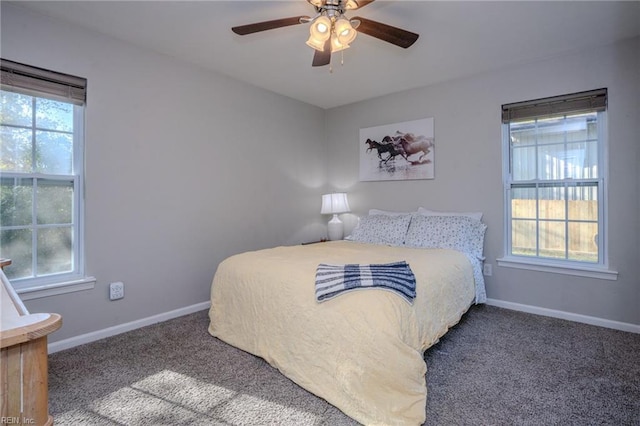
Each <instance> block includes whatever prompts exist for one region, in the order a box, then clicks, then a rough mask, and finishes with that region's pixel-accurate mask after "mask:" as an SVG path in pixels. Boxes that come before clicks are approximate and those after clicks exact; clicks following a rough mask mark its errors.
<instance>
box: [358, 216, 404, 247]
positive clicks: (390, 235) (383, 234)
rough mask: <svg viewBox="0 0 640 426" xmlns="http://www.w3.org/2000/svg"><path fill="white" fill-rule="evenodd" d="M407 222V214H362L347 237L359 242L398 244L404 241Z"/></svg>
mask: <svg viewBox="0 0 640 426" xmlns="http://www.w3.org/2000/svg"><path fill="white" fill-rule="evenodd" d="M409 222H411V216H409V215H401V216H387V215H369V216H363V217H361V218H360V223H358V226H356V228H355V229H354V230H353V232H352V233H351V236H350V237H349V239H350V240H352V241H357V242H360V243H371V244H385V245H391V246H400V245H402V244H403V243H404V238H405V235H406V233H407V228H408V227H409Z"/></svg>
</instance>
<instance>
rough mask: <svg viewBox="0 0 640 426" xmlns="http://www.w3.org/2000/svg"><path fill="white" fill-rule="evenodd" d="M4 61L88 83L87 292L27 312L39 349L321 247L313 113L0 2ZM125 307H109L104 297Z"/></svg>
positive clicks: (201, 295)
mask: <svg viewBox="0 0 640 426" xmlns="http://www.w3.org/2000/svg"><path fill="white" fill-rule="evenodd" d="M1 42H2V44H1V48H2V57H4V58H7V59H11V60H14V61H18V62H24V63H28V64H31V65H35V66H40V67H44V68H49V69H53V70H56V71H60V72H65V73H69V74H74V75H79V76H82V77H86V78H87V79H88V101H87V108H86V259H87V270H86V272H87V274H88V275H92V276H95V277H96V278H97V284H96V286H95V289H93V290H87V291H81V292H76V293H69V294H64V295H59V296H54V297H47V298H41V299H37V300H31V301H28V302H27V303H26V305H27V308H28V309H29V310H30V311H32V312H57V313H59V314H61V315H62V316H63V320H64V326H63V327H62V329H61V330H60V331H58V332H56V333H54V334H53V335H51V338H50V341H52V342H53V341H57V340H61V339H64V338H68V337H70V336H77V335H80V334H83V333H88V332H91V331H95V330H100V329H104V328H107V327H110V326H114V325H118V324H122V323H126V322H130V321H133V320H137V319H140V318H146V317H149V316H152V315H156V314H159V313H163V312H167V311H171V310H174V309H178V308H182V307H185V306H190V305H193V304H197V303H201V302H206V301H207V300H208V299H209V288H210V285H211V279H212V277H213V273H214V271H215V269H216V266H217V264H218V263H219V262H220V261H221V260H222V259H224V258H225V257H227V256H229V255H231V254H234V253H238V252H241V251H246V250H254V249H258V248H264V247H270V246H275V245H282V244H294V243H299V242H301V241H305V240H307V241H308V240H313V239H318V238H319V237H320V236H321V235H323V234H324V233H326V227H325V226H324V218H323V217H322V216H321V215H320V214H319V211H320V195H321V193H322V189H323V188H322V187H323V185H325V184H326V171H325V165H324V161H323V158H324V156H325V148H324V111H323V110H322V109H319V108H316V107H312V106H309V105H307V104H304V103H300V102H297V101H294V100H291V99H289V98H286V97H283V96H279V95H276V94H273V93H271V92H267V91H264V90H262V89H258V88H256V87H253V86H250V85H247V84H243V83H240V82H237V81H235V80H233V79H230V78H227V77H223V76H220V75H216V74H213V73H211V72H209V71H206V70H204V69H200V68H197V67H195V66H190V65H187V64H185V63H182V62H179V61H176V60H173V59H171V58H169V57H166V56H162V55H157V54H155V53H151V52H150V51H146V50H141V49H138V48H136V47H134V46H132V45H128V44H125V43H121V42H119V41H116V40H114V39H111V38H108V37H104V36H101V35H99V34H96V33H93V32H88V31H85V30H83V29H81V28H77V27H72V26H70V25H67V24H62V23H60V22H58V21H54V20H50V19H48V18H45V17H42V16H41V15H36V14H32V13H31V12H28V11H23V10H22V9H21V8H17V7H14V6H11V5H8V4H6V2H2V41H1ZM113 281H123V282H124V283H125V298H124V299H122V300H119V301H113V302H112V301H109V300H108V296H107V295H108V290H107V287H108V284H109V283H110V282H113Z"/></svg>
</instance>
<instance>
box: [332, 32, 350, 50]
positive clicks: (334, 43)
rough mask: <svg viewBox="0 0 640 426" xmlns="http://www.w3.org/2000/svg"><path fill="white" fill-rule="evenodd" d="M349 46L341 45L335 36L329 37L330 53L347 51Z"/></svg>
mask: <svg viewBox="0 0 640 426" xmlns="http://www.w3.org/2000/svg"><path fill="white" fill-rule="evenodd" d="M349 47H350V46H349V45H348V44H347V43H341V42H340V39H339V37H338V36H337V35H336V34H332V35H331V53H334V52H339V51H341V50H344V49H348V48H349Z"/></svg>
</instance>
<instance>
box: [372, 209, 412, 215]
mask: <svg viewBox="0 0 640 426" xmlns="http://www.w3.org/2000/svg"><path fill="white" fill-rule="evenodd" d="M381 214H384V215H387V216H403V215H412V214H415V212H392V211H389V210H378V209H371V210H369V216H375V215H381Z"/></svg>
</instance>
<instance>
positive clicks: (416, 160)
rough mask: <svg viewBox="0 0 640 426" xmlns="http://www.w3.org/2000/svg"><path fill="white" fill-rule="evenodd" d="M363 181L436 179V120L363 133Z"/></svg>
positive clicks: (388, 126)
mask: <svg viewBox="0 0 640 426" xmlns="http://www.w3.org/2000/svg"><path fill="white" fill-rule="evenodd" d="M359 144H360V147H359V150H360V180H361V181H381V180H414V179H434V178H435V172H434V161H435V152H434V148H435V137H434V120H433V117H430V118H422V119H419V120H412V121H404V122H401V123H393V124H385V125H382V126H375V127H366V128H362V129H360V140H359Z"/></svg>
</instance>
